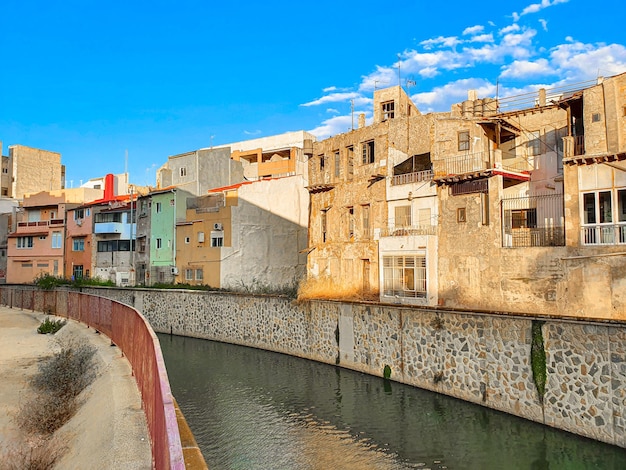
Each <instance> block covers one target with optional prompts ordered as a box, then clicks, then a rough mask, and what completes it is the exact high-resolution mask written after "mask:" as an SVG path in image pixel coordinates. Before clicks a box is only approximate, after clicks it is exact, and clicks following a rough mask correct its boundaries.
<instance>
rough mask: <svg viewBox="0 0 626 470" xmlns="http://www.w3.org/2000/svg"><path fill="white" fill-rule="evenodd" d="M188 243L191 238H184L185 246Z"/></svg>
mask: <svg viewBox="0 0 626 470" xmlns="http://www.w3.org/2000/svg"><path fill="white" fill-rule="evenodd" d="M189 242H191V238H190V237H185V245H189Z"/></svg>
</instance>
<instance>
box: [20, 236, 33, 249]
mask: <svg viewBox="0 0 626 470" xmlns="http://www.w3.org/2000/svg"><path fill="white" fill-rule="evenodd" d="M17 247H18V248H20V249H21V248H32V247H33V237H17Z"/></svg>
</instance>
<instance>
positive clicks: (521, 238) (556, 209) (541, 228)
mask: <svg viewBox="0 0 626 470" xmlns="http://www.w3.org/2000/svg"><path fill="white" fill-rule="evenodd" d="M501 207H502V246H503V247H506V248H515V247H532V246H565V230H564V227H565V219H564V217H563V194H561V193H552V194H537V195H533V196H526V197H516V198H509V199H503V200H502V202H501Z"/></svg>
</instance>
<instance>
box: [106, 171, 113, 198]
mask: <svg viewBox="0 0 626 470" xmlns="http://www.w3.org/2000/svg"><path fill="white" fill-rule="evenodd" d="M114 197H115V176H113V174H111V173H109V174H108V175H106V176H105V177H104V200H105V201H112V200H113V198H114Z"/></svg>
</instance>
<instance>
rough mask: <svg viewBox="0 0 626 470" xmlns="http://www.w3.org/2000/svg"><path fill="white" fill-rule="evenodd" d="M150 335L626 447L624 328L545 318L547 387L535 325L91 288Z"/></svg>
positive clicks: (355, 306)
mask: <svg viewBox="0 0 626 470" xmlns="http://www.w3.org/2000/svg"><path fill="white" fill-rule="evenodd" d="M83 291H84V292H88V293H92V294H95V295H100V296H104V297H110V298H114V299H115V300H118V301H120V302H123V303H127V304H129V305H132V306H134V307H135V308H137V309H138V310H139V311H140V312H142V313H143V314H144V316H145V317H146V318H147V319H148V320H149V321H150V323H151V325H152V327H153V328H154V329H155V331H158V332H163V333H170V332H171V333H173V334H176V335H183V336H192V337H198V338H205V339H211V340H217V341H223V342H229V343H236V344H241V345H246V346H252V347H257V348H262V349H268V350H272V351H277V352H282V353H286V354H291V355H294V356H299V357H304V358H308V359H313V360H316V361H321V362H325V363H328V364H339V365H340V366H342V367H346V368H349V369H354V370H358V371H361V372H365V373H368V374H372V375H376V376H381V377H382V376H383V374H384V372H383V371H384V369H385V366H386V365H388V366H389V367H390V368H391V379H392V380H395V381H398V382H402V383H406V384H410V385H414V386H417V387H421V388H425V389H428V390H433V391H436V392H439V393H443V394H446V395H451V396H454V397H457V398H461V399H463V400H467V401H470V402H474V403H477V404H480V405H483V406H487V407H490V408H494V409H497V410H501V411H504V412H507V413H511V414H514V415H517V416H520V417H523V418H527V419H530V420H533V421H537V422H541V423H545V424H547V425H550V426H554V427H556V428H560V429H564V430H567V431H570V432H573V433H576V434H580V435H583V436H587V437H590V438H593V439H597V440H600V441H604V442H608V443H610V444H614V445H618V446H621V447H626V419H625V417H624V412H623V410H626V325H624V324H609V323H606V324H597V323H595V324H594V323H586V322H581V321H571V320H556V319H544V320H545V323H544V324H543V326H542V334H543V345H544V348H545V356H546V370H547V383H546V387H545V395H544V397H543V400H540V398H539V394H538V392H537V388H536V386H535V382H534V379H533V373H532V367H531V354H530V350H531V343H532V332H531V328H532V322H533V319H532V318H524V317H515V316H507V315H493V314H481V313H470V312H452V311H440V310H432V309H430V310H429V309H417V308H411V307H402V306H390V305H379V304H364V303H345V302H344V303H341V302H329V301H313V302H306V303H302V304H295V303H293V302H292V301H290V300H287V299H283V298H279V297H271V296H253V295H237V294H224V293H212V292H199V291H178V290H153V289H145V290H142V289H132V290H130V289H112V288H90V289H83Z"/></svg>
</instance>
